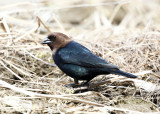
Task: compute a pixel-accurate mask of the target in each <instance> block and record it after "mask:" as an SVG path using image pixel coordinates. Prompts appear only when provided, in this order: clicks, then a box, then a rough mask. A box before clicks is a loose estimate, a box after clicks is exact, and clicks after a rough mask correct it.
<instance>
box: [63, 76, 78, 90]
mask: <svg viewBox="0 0 160 114" xmlns="http://www.w3.org/2000/svg"><path fill="white" fill-rule="evenodd" d="M65 86H66V87H68V88H71V87H73V88H76V87H79V84H78V80H77V79H75V78H74V83H71V84H67V85H65Z"/></svg>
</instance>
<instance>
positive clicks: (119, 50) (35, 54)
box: [0, 0, 160, 114]
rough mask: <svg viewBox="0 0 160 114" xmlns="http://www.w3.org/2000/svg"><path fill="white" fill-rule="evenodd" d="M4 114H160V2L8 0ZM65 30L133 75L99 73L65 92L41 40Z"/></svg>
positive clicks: (3, 13)
mask: <svg viewBox="0 0 160 114" xmlns="http://www.w3.org/2000/svg"><path fill="white" fill-rule="evenodd" d="M0 5H1V7H0V25H1V26H0V72H1V73H0V113H1V114H5V113H7V114H21V113H27V114H41V113H47V114H94V113H95V114H143V113H147V114H151V113H152V114H154V113H155V114H159V113H160V92H159V91H160V86H159V83H160V79H159V78H160V19H159V18H160V8H159V7H160V2H159V0H152V1H151V0H150V1H149V0H110V1H109V0H88V1H85V0H77V1H74V0H69V1H67V0H66V1H65V0H59V1H57V0H28V1H23V0H13V1H10V0H5V1H3V2H2V1H1V3H0ZM54 31H56V32H63V33H65V34H67V35H68V36H70V37H71V38H72V39H73V40H75V41H77V42H79V43H81V44H82V45H84V46H86V47H87V48H89V49H90V50H91V51H93V52H94V53H95V54H96V55H98V56H100V57H102V58H104V59H106V60H107V61H109V62H110V63H112V64H115V65H117V66H119V67H120V68H121V69H122V70H124V71H126V72H130V73H133V74H135V75H137V76H138V78H137V79H128V78H125V77H122V76H118V75H100V76H97V77H96V78H94V79H93V80H91V82H90V85H92V86H90V87H80V88H66V87H65V86H64V85H65V84H69V83H72V82H73V79H72V78H70V77H68V76H67V75H66V74H64V73H63V72H62V71H60V70H59V69H58V68H57V67H56V66H55V64H54V62H53V60H52V52H51V51H50V49H49V47H48V46H46V45H42V44H41V42H42V40H43V39H44V38H45V37H46V36H47V35H48V34H49V33H50V32H54Z"/></svg>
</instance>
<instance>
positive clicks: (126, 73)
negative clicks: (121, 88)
mask: <svg viewBox="0 0 160 114" xmlns="http://www.w3.org/2000/svg"><path fill="white" fill-rule="evenodd" d="M111 73H113V74H118V75H121V76H125V77H128V78H137V76H135V75H133V74H130V73H128V72H124V71H122V70H115V71H111Z"/></svg>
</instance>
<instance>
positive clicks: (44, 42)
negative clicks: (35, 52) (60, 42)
mask: <svg viewBox="0 0 160 114" xmlns="http://www.w3.org/2000/svg"><path fill="white" fill-rule="evenodd" d="M50 43H52V42H51V40H50V39H48V37H46V38H44V39H43V41H42V42H41V44H50Z"/></svg>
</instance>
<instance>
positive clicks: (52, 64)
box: [24, 50, 56, 67]
mask: <svg viewBox="0 0 160 114" xmlns="http://www.w3.org/2000/svg"><path fill="white" fill-rule="evenodd" d="M24 51H25V53H27V54H29V55H30V56H31V57H33V58H35V59H36V60H39V61H41V62H42V63H45V64H47V65H50V66H53V67H55V66H56V65H55V64H50V63H47V62H45V61H43V60H42V59H40V58H38V57H36V56H34V55H33V54H31V53H29V52H28V51H27V50H24Z"/></svg>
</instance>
